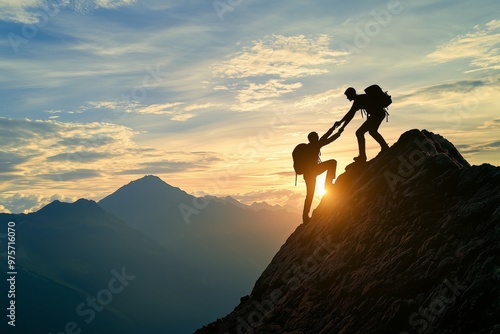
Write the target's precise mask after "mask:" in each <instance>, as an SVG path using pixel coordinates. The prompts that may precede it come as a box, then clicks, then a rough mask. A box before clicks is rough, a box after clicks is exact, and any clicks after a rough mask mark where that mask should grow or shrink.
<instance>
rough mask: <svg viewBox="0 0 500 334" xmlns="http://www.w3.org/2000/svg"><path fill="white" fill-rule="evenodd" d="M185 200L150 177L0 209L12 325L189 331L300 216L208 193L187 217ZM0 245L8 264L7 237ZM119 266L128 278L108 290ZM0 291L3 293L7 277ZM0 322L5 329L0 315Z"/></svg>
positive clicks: (218, 312) (233, 295)
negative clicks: (27, 208)
mask: <svg viewBox="0 0 500 334" xmlns="http://www.w3.org/2000/svg"><path fill="white" fill-rule="evenodd" d="M193 201H199V202H200V203H202V199H200V198H196V197H194V196H191V195H188V194H187V193H185V192H184V191H182V190H180V189H179V188H175V187H172V186H170V185H168V184H167V183H165V182H164V181H162V180H161V179H160V178H158V177H156V176H151V175H149V176H145V177H143V178H141V179H139V180H136V181H133V182H131V183H130V184H128V185H125V186H123V187H122V188H120V189H119V190H117V191H116V192H115V193H113V194H111V195H110V196H107V197H106V198H104V199H103V200H101V201H99V203H96V202H94V201H91V200H86V199H79V200H78V201H76V202H74V203H63V202H60V201H54V202H52V203H50V204H48V205H46V206H45V207H43V208H42V209H40V210H39V211H37V212H35V213H31V214H19V215H16V214H0V226H1V230H0V233H2V234H3V235H7V223H8V222H9V221H13V222H15V223H16V235H17V239H16V252H17V258H16V269H17V272H18V275H17V284H16V287H17V293H16V303H17V319H18V321H17V325H16V328H15V330H16V332H19V333H23V334H24V333H26V334H28V333H50V332H52V333H60V332H64V331H65V326H67V324H68V323H72V322H74V323H76V325H77V326H78V327H77V328H78V329H81V330H82V332H87V333H106V334H109V333H190V332H193V331H194V330H195V329H196V328H197V327H200V326H201V325H203V324H204V323H207V322H209V321H210V320H211V319H213V318H216V317H219V316H222V315H224V314H226V313H227V312H229V311H230V310H231V309H232V308H233V307H234V305H236V304H237V302H238V300H239V296H240V295H242V294H245V293H248V292H249V291H250V289H251V287H252V284H253V282H255V280H256V279H257V278H258V276H259V275H260V274H261V273H262V271H263V270H264V268H265V266H266V265H267V264H268V263H269V261H270V260H271V258H272V256H273V255H274V254H275V253H276V251H277V250H278V249H279V247H280V246H281V245H282V244H283V242H284V241H285V240H286V238H287V237H288V236H289V235H290V233H291V232H292V231H293V229H294V228H295V227H296V226H297V225H298V224H299V222H300V220H299V215H298V214H291V213H288V212H287V211H285V210H283V209H281V210H274V211H271V210H259V211H257V210H254V209H252V208H251V207H249V206H246V205H243V204H241V203H239V202H237V201H236V200H234V199H229V198H227V199H221V198H216V197H210V198H209V199H208V200H207V201H206V202H203V203H204V204H205V207H204V208H203V209H201V207H200V206H198V208H200V209H199V210H198V214H193V215H192V216H190V217H189V218H190V223H189V224H187V223H186V221H185V219H184V217H183V216H182V214H180V213H179V212H180V211H179V206H180V205H181V204H183V205H186V206H192V207H194V204H193ZM195 203H196V202H195ZM4 241H5V242H4ZM0 246H1V247H2V248H1V250H0V258H1V263H2V266H1V269H2V270H3V272H7V271H8V270H7V267H6V265H7V254H6V253H5V252H4V248H5V251H6V250H7V248H6V247H7V243H6V239H0ZM4 246H5V247H4ZM122 270H123V271H124V273H126V276H127V277H128V276H134V277H135V278H134V279H133V280H131V281H130V284H128V285H127V286H126V287H125V288H124V289H123V291H122V292H120V293H118V294H111V295H110V294H109V293H108V292H107V291H108V290H109V288H108V285H109V282H110V281H111V280H112V279H113V277H115V276H116V273H122ZM115 285H116V283H115ZM113 287H114V285H113ZM118 290H119V289H118ZM0 291H5V293H7V291H8V286H7V281H6V280H2V281H1V282H0ZM109 296H111V297H112V298H111V301H110V302H109V304H107V303H108V300H107V299H105V298H108V297H109ZM99 297H100V299H99ZM88 298H90V300H92V298H94V299H96V300H97V302H96V304H97V305H96V306H95V310H94V308H93V307H91V305H90V306H89V305H88V300H89V299H88ZM103 298H104V299H103ZM1 300H2V305H1V306H2V307H3V306H5V308H4V309H6V308H7V306H8V305H7V304H6V301H7V298H2V299H1ZM99 300H101V302H103V303H104V304H106V305H104V304H101V303H99ZM82 303H83V306H81V304H82ZM79 306H80V308H79ZM101 307H102V308H103V309H102V310H101ZM92 312H93V313H92ZM87 321H88V323H87ZM0 328H1V332H2V333H4V332H6V333H8V332H9V331H10V330H11V329H12V328H10V327H8V326H7V324H6V321H3V322H2V323H1V325H0Z"/></svg>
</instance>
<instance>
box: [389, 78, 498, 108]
mask: <svg viewBox="0 0 500 334" xmlns="http://www.w3.org/2000/svg"><path fill="white" fill-rule="evenodd" d="M499 88H500V77H499V76H490V77H486V78H484V79H481V80H460V81H452V82H447V83H442V84H437V85H432V86H427V87H421V88H417V89H414V90H413V91H411V92H408V93H406V94H401V95H399V96H397V97H395V98H394V97H393V99H394V102H395V104H396V103H397V105H398V106H399V107H401V106H404V105H410V104H415V105H429V106H433V107H436V108H449V107H457V108H460V109H469V110H468V112H471V111H472V109H473V108H477V106H478V105H479V104H480V103H481V102H484V101H487V100H490V99H493V98H494V97H495V96H496V92H497V91H498V89H499Z"/></svg>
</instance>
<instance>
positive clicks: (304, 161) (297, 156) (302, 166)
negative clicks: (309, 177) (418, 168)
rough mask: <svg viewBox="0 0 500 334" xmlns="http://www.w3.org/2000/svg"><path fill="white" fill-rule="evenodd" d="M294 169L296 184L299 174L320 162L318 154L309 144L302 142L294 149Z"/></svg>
mask: <svg viewBox="0 0 500 334" xmlns="http://www.w3.org/2000/svg"><path fill="white" fill-rule="evenodd" d="M292 158H293V169H294V170H295V185H297V175H302V174H304V173H305V172H307V170H308V169H309V168H310V167H311V166H314V165H315V164H316V163H317V162H318V155H317V154H316V153H315V152H314V150H312V149H311V147H309V145H308V144H305V143H301V144H298V145H297V146H295V148H294V149H293V151H292Z"/></svg>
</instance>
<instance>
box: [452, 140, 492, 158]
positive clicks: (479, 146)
mask: <svg viewBox="0 0 500 334" xmlns="http://www.w3.org/2000/svg"><path fill="white" fill-rule="evenodd" d="M457 148H458V149H459V151H460V152H461V153H463V154H464V155H468V156H471V155H473V154H478V153H483V152H491V151H499V150H500V141H489V142H479V143H474V144H462V145H457Z"/></svg>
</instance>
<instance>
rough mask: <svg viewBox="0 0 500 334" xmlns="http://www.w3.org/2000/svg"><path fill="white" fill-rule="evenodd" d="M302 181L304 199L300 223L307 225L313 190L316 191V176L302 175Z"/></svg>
mask: <svg viewBox="0 0 500 334" xmlns="http://www.w3.org/2000/svg"><path fill="white" fill-rule="evenodd" d="M304 181H306V199H305V201H304V211H303V212H302V221H303V222H304V223H307V222H308V221H309V211H311V204H312V201H313V198H314V190H315V189H316V175H315V174H313V175H304Z"/></svg>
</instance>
